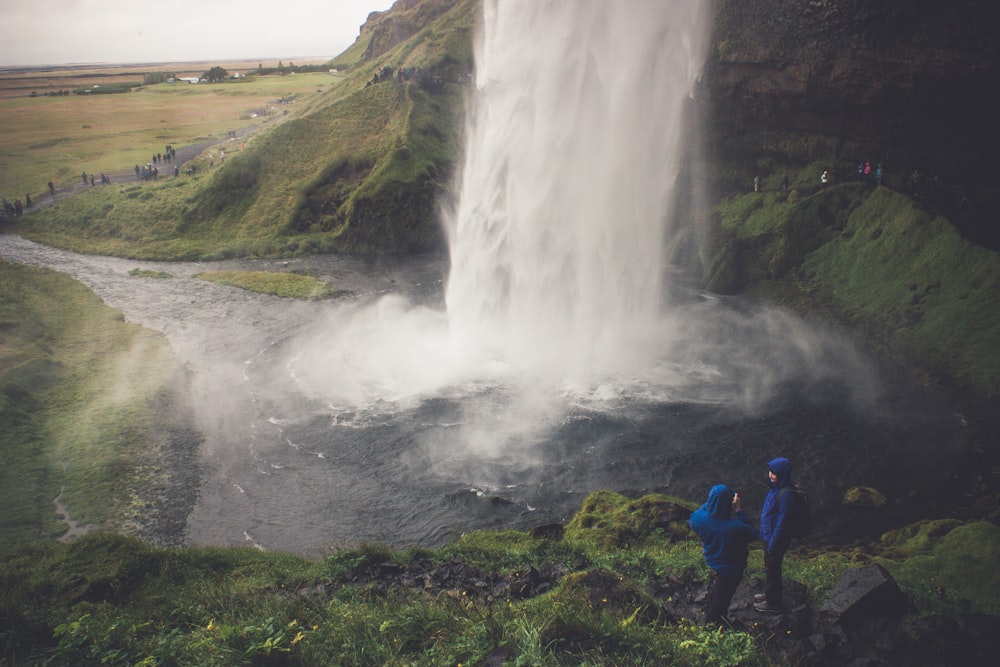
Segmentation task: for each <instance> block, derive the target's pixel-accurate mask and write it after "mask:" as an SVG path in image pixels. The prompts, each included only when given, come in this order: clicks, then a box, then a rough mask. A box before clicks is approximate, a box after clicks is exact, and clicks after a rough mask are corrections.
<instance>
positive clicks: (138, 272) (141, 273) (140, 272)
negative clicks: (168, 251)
mask: <svg viewBox="0 0 1000 667" xmlns="http://www.w3.org/2000/svg"><path fill="white" fill-rule="evenodd" d="M128 274H129V275H130V276H136V277H138V278H173V277H174V276H173V274H172V273H168V272H166V271H151V270H149V269H138V268H136V269H132V270H131V271H129V272H128Z"/></svg>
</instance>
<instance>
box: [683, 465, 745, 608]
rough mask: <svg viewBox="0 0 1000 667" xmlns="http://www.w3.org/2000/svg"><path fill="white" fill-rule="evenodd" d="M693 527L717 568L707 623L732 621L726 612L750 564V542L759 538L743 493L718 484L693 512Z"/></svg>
mask: <svg viewBox="0 0 1000 667" xmlns="http://www.w3.org/2000/svg"><path fill="white" fill-rule="evenodd" d="M689 525H690V526H691V530H693V531H694V532H695V534H696V535H698V537H699V538H701V542H702V546H703V547H704V548H703V550H702V551H703V553H704V554H705V562H706V563H708V566H709V567H710V568H712V570H714V571H715V575H716V576H715V583H713V584H712V590H711V591H710V592H709V596H708V607H707V609H706V611H705V624H706V625H708V624H715V625H728V624H729V621H728V618H727V617H726V614H727V613H728V612H729V604H730V602H732V599H733V593H735V592H736V587H737V586H738V585H739V583H740V579H742V578H743V570H745V569H746V566H747V553H748V550H747V545H748V544H749V543H750V542H752V541H753V540H755V539H757V531H756V530H755V529H754V527H753V524H752V523H751V522H750V517H748V516H747V514H746V512H744V511H743V507H742V505H741V502H740V496H739V494H738V493H736V492H735V491H733V490H732V489H731V488H729V487H728V486H726V485H725V484H716V485H715V486H713V487H712V488H711V490H709V492H708V500H706V501H705V504H704V505H702V506H701V507H700V508H699V509H697V510H695V511H694V512H693V513H692V514H691V520H690V524H689Z"/></svg>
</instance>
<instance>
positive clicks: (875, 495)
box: [843, 486, 889, 507]
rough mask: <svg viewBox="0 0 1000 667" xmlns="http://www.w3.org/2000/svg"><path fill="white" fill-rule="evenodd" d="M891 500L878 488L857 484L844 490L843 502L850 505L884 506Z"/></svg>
mask: <svg viewBox="0 0 1000 667" xmlns="http://www.w3.org/2000/svg"><path fill="white" fill-rule="evenodd" d="M887 502H889V501H888V500H887V499H886V497H885V496H883V495H882V494H881V493H879V491H878V489H875V488H873V487H870V486H855V487H852V488H850V489H848V490H847V491H845V492H844V499H843V504H844V505H847V506H848V507H882V506H883V505H885V504H886V503H887Z"/></svg>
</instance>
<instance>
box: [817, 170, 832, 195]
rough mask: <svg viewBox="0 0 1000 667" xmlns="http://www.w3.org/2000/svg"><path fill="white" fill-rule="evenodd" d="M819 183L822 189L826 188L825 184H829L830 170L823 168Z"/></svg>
mask: <svg viewBox="0 0 1000 667" xmlns="http://www.w3.org/2000/svg"><path fill="white" fill-rule="evenodd" d="M819 184H820V185H821V186H822V188H823V189H824V190H826V186H828V185H829V184H830V172H829V171H827V170H825V169H824V170H823V173H822V174H821V175H820V177H819Z"/></svg>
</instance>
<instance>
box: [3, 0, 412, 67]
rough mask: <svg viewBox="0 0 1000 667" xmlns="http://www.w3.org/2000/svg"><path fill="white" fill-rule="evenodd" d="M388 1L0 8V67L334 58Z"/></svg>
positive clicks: (14, 0) (79, 0) (33, 3)
mask: <svg viewBox="0 0 1000 667" xmlns="http://www.w3.org/2000/svg"><path fill="white" fill-rule="evenodd" d="M392 2H393V0H0V65H57V64H65V63H91V62H103V63H147V62H162V61H169V62H173V61H191V60H197V61H202V60H225V59H242V58H253V59H258V58H259V59H278V58H284V59H285V64H288V61H289V59H291V60H294V56H300V57H301V56H321V57H325V58H332V57H333V56H336V55H339V54H340V53H341V52H342V51H343V50H344V49H346V48H347V47H348V46H350V45H351V44H353V43H354V40H355V39H356V38H357V36H358V33H359V32H360V27H361V24H362V23H364V22H365V19H366V18H367V17H368V13H369V12H372V11H382V10H385V9H388V8H389V7H391V6H392Z"/></svg>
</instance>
